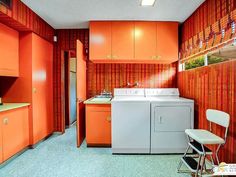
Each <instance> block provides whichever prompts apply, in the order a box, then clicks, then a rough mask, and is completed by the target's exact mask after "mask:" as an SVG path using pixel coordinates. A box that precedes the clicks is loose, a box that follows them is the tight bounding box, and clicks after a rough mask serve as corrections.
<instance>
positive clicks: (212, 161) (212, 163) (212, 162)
mask: <svg viewBox="0 0 236 177" xmlns="http://www.w3.org/2000/svg"><path fill="white" fill-rule="evenodd" d="M210 157H211V165H212V166H213V165H215V163H214V160H213V157H212V154H211V155H210Z"/></svg>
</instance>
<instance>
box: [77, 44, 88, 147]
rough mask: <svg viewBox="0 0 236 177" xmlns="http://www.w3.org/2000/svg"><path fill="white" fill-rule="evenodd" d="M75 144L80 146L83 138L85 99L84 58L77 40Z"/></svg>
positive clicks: (81, 46) (81, 45)
mask: <svg viewBox="0 0 236 177" xmlns="http://www.w3.org/2000/svg"><path fill="white" fill-rule="evenodd" d="M76 49H77V52H76V58H77V70H76V74H77V82H76V84H77V146H78V147H80V145H81V144H82V142H83V140H84V138H85V105H84V103H83V101H85V100H86V59H85V57H84V54H83V44H82V43H81V42H80V41H79V40H77V46H76Z"/></svg>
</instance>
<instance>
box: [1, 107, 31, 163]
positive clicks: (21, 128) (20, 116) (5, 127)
mask: <svg viewBox="0 0 236 177" xmlns="http://www.w3.org/2000/svg"><path fill="white" fill-rule="evenodd" d="M4 119H6V120H5V121H4ZM0 120H1V122H3V123H2V137H3V138H2V144H3V146H2V147H3V160H4V161H6V160H7V159H8V158H10V157H11V156H13V155H15V154H16V153H17V152H19V151H21V150H22V149H24V148H25V147H27V146H28V145H29V120H28V107H23V108H18V109H14V110H10V111H5V112H1V113H0Z"/></svg>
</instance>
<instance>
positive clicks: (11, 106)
mask: <svg viewBox="0 0 236 177" xmlns="http://www.w3.org/2000/svg"><path fill="white" fill-rule="evenodd" d="M29 105H30V104H29V103H3V105H0V112H3V111H8V110H11V109H16V108H21V107H24V106H29Z"/></svg>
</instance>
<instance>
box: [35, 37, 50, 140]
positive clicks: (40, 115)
mask: <svg viewBox="0 0 236 177" xmlns="http://www.w3.org/2000/svg"><path fill="white" fill-rule="evenodd" d="M52 65H53V44H51V43H50V42H48V41H46V40H44V39H42V38H41V37H39V36H38V35H36V34H34V33H32V87H33V88H32V92H33V103H32V110H33V144H35V143H37V142H38V141H40V140H42V139H43V138H45V137H46V136H48V135H49V134H51V133H52V132H53V78H52V76H53V71H52V70H53V68H52V67H53V66H52Z"/></svg>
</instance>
